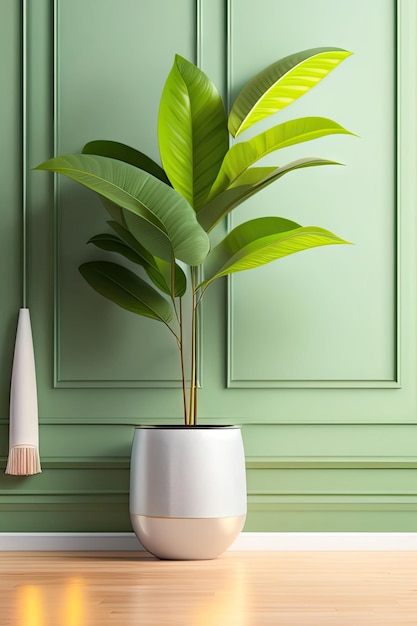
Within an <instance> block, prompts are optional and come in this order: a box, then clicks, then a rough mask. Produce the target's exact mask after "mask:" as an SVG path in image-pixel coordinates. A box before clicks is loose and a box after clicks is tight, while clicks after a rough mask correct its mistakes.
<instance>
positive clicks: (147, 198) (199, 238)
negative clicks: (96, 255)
mask: <svg viewBox="0 0 417 626" xmlns="http://www.w3.org/2000/svg"><path fill="white" fill-rule="evenodd" d="M36 169H40V170H48V171H52V172H58V173H59V174H63V175H65V176H67V177H68V178H71V179H73V180H75V181H77V182H78V183H80V184H82V185H84V186H85V187H88V188H89V189H92V190H93V191H95V192H96V193H98V194H99V195H100V196H102V197H104V198H107V199H108V200H110V201H111V202H113V203H114V204H116V205H117V206H120V207H122V208H123V209H124V210H125V218H126V216H127V215H130V214H131V215H132V216H133V218H135V223H136V224H139V223H141V224H143V229H141V228H140V227H139V228H136V232H135V233H133V234H134V236H135V237H136V238H137V239H138V241H139V242H140V243H141V244H142V245H143V246H145V248H147V249H148V250H149V251H150V252H151V254H153V255H155V256H158V257H160V258H163V259H165V260H167V261H170V260H171V257H172V254H174V256H175V257H176V258H178V259H180V260H181V261H184V263H187V264H188V265H199V264H201V263H202V262H203V260H204V259H205V257H206V256H207V253H208V251H209V248H210V242H209V239H208V237H207V234H206V233H205V232H204V230H203V229H202V228H201V226H200V225H199V224H198V222H197V219H196V215H195V212H194V210H193V209H192V207H191V206H190V205H189V204H188V202H187V201H186V200H185V199H184V198H183V197H182V196H181V195H180V194H179V193H177V192H176V191H175V190H174V189H172V188H171V187H169V186H168V185H165V184H164V183H163V182H161V181H160V180H158V179H156V178H155V177H154V176H152V175H151V174H148V173H147V172H144V171H142V170H140V169H138V168H136V167H134V166H132V165H130V164H128V163H123V162H122V161H118V160H116V159H110V158H107V157H102V156H96V155H89V154H69V155H65V156H61V157H56V158H54V159H50V160H49V161H46V162H45V163H42V164H41V165H39V166H38V167H37V168H36ZM129 228H130V227H129Z"/></svg>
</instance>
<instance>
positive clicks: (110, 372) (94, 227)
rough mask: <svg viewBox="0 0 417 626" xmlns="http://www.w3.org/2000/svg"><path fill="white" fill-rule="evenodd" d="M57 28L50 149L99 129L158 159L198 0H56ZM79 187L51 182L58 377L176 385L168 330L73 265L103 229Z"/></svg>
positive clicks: (71, 147)
mask: <svg viewBox="0 0 417 626" xmlns="http://www.w3.org/2000/svg"><path fill="white" fill-rule="evenodd" d="M161 15H163V16H164V19H163V20H161ZM97 19H99V23H100V27H99V28H97V27H95V25H96V23H97ZM55 28H56V64H55V69H56V77H55V78H56V122H55V135H56V140H55V142H56V152H57V153H58V154H63V153H67V152H77V151H80V150H81V148H82V146H83V145H84V143H86V142H87V141H90V140H92V139H99V138H102V139H112V140H115V141H122V142H124V143H127V144H129V145H132V146H134V147H136V148H137V149H139V150H141V151H143V152H145V153H146V154H149V156H151V157H152V158H154V159H157V160H158V150H157V114H158V108H159V98H160V95H161V92H162V89H163V85H164V81H165V78H166V76H167V74H168V72H169V70H170V68H171V65H172V63H173V60H174V55H175V53H179V54H181V55H183V56H185V57H186V58H189V59H190V60H192V61H196V28H197V21H196V8H195V2H194V1H193V0H181V1H177V2H175V3H167V2H166V1H164V0H155V1H153V2H150V3H148V4H147V6H146V8H145V10H144V6H143V3H140V2H132V0H121V1H120V2H114V1H112V0H110V1H109V0H106V1H104V2H103V0H90V1H89V2H84V1H83V0H75V1H74V2H63V1H58V2H57V6H56V24H55ZM162 44H163V45H162ZM83 191H84V190H81V189H78V188H77V186H76V185H75V184H74V183H71V182H69V181H64V180H60V181H59V183H58V188H57V199H56V204H57V229H56V239H57V241H56V247H57V256H56V264H57V268H56V272H57V283H56V287H57V293H56V311H55V314H56V326H57V333H56V345H55V350H56V379H57V384H58V386H59V385H61V384H63V385H67V386H71V387H78V386H87V387H90V386H93V387H94V386H98V387H103V386H105V387H114V386H116V387H117V386H123V387H126V386H127V387H128V386H145V387H147V386H157V387H160V386H162V387H163V386H172V385H174V386H178V385H179V384H180V381H179V378H178V374H179V371H178V359H179V357H178V354H177V347H176V344H175V342H174V340H173V338H171V336H170V334H169V331H168V329H167V328H165V327H163V326H162V325H161V327H159V325H157V324H155V323H154V322H153V321H151V320H147V319H145V318H138V317H137V316H135V315H133V314H126V312H123V311H121V310H119V309H118V307H115V306H114V305H113V304H111V303H109V302H103V299H102V298H100V296H98V295H97V294H95V293H94V292H92V290H91V289H90V288H89V287H88V286H87V285H86V283H85V281H84V280H83V279H82V278H81V276H80V275H79V273H78V269H77V268H78V265H79V264H80V261H81V260H84V261H85V260H90V259H92V258H97V257H100V253H99V252H98V251H97V250H96V249H94V247H93V246H90V248H87V247H86V242H87V241H88V239H89V238H90V237H91V236H92V235H93V234H96V233H97V232H103V230H104V231H106V230H107V231H108V230H109V228H108V227H107V226H106V221H107V220H108V215H107V213H106V211H105V209H104V208H103V207H102V206H101V204H100V203H99V202H98V201H97V200H96V197H95V196H94V195H93V194H92V193H91V192H85V191H84V193H83ZM138 356H139V357H140V358H138Z"/></svg>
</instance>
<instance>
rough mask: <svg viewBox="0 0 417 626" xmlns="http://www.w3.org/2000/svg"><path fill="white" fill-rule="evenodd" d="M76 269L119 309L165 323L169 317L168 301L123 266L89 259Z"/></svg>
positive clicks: (171, 313) (170, 316)
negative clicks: (88, 261) (89, 260)
mask: <svg viewBox="0 0 417 626" xmlns="http://www.w3.org/2000/svg"><path fill="white" fill-rule="evenodd" d="M80 272H81V274H82V276H83V277H84V278H85V280H86V281H87V282H88V283H89V285H91V287H93V289H95V290H96V291H97V292H98V293H99V294H101V295H102V296H104V297H105V298H107V299H108V300H111V301H112V302H114V303H115V304H117V305H118V306H120V307H122V308H123V309H127V310H128V311H131V312H132V313H136V314H137V315H142V316H144V317H150V318H151V319H154V320H158V321H160V322H164V323H165V324H168V323H169V322H170V320H171V319H172V315H173V312H172V306H171V304H170V302H168V300H166V299H165V298H164V297H163V296H161V295H160V294H159V293H158V292H157V291H155V289H153V288H152V287H151V286H150V285H148V284H147V283H146V282H145V281H144V280H142V279H141V278H139V276H136V274H134V273H133V272H131V271H130V270H128V269H126V268H125V267H122V266H121V265H117V264H116V263H108V262H107V261H92V262H90V263H84V264H83V265H81V266H80Z"/></svg>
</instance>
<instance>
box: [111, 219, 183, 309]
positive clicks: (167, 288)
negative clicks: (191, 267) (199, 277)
mask: <svg viewBox="0 0 417 626" xmlns="http://www.w3.org/2000/svg"><path fill="white" fill-rule="evenodd" d="M108 224H109V226H111V227H112V228H113V230H115V231H116V232H117V234H118V235H119V236H120V237H121V238H122V239H123V240H124V242H125V243H126V244H127V245H128V246H129V247H130V248H132V250H133V251H134V253H136V255H137V257H139V258H141V262H139V261H136V262H139V263H140V265H142V266H143V268H144V269H145V271H146V273H147V275H148V276H149V278H150V279H151V280H152V282H153V283H154V285H156V286H157V287H158V288H159V289H161V291H163V292H164V293H166V294H168V295H171V281H172V276H171V263H170V262H168V261H164V260H163V259H159V258H158V257H154V256H152V255H151V254H150V253H149V252H148V251H147V250H146V249H145V248H144V247H143V246H141V244H140V243H139V242H138V241H137V240H136V239H135V237H133V235H132V234H131V233H130V232H129V231H128V230H127V229H126V228H123V226H121V225H120V224H118V223H117V222H108ZM186 289H187V279H186V277H185V274H184V272H183V270H182V269H181V267H180V266H179V265H178V264H177V263H175V274H174V295H175V297H177V298H181V297H182V296H183V295H184V293H185V291H186Z"/></svg>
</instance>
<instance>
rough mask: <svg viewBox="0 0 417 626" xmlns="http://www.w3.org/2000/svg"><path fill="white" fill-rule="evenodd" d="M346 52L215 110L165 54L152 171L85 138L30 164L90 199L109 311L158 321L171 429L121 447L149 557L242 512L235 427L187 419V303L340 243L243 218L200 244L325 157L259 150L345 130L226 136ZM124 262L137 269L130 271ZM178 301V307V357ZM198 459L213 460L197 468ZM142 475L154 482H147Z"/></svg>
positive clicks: (282, 66) (200, 543)
mask: <svg viewBox="0 0 417 626" xmlns="http://www.w3.org/2000/svg"><path fill="white" fill-rule="evenodd" d="M350 54H351V53H350V52H348V51H346V50H342V49H339V48H315V49H311V50H305V51H302V52H299V53H296V54H293V55H290V56H288V57H286V58H284V59H281V60H279V61H277V62H275V63H273V64H272V65H270V66H269V67H267V68H266V69H264V70H263V71H261V72H260V73H259V74H258V75H257V76H255V77H254V78H253V79H252V80H251V81H250V82H248V83H247V85H246V86H244V88H243V89H242V91H241V92H240V93H239V95H238V96H237V98H236V100H235V101H234V104H233V106H232V108H231V111H230V114H229V116H228V118H227V117H226V114H225V108H224V105H223V102H222V99H221V96H220V94H219V93H218V91H217V89H216V88H215V86H214V85H213V84H212V82H211V81H210V80H209V78H208V77H207V76H206V75H205V74H204V73H203V72H202V71H201V70H200V69H199V68H198V67H196V66H195V65H193V64H192V63H190V62H189V61H187V60H186V59H184V58H182V57H181V56H179V55H176V57H175V61H174V64H173V67H172V69H171V71H170V73H169V75H168V78H167V81H166V84H165V87H164V90H163V93H162V96H161V102H160V109H159V118H158V140H159V150H160V157H161V162H162V167H161V166H160V165H159V164H157V163H155V162H154V161H153V160H151V159H150V158H149V157H147V156H146V155H145V154H143V153H142V152H140V151H138V150H136V149H133V148H131V147H129V146H126V145H124V144H120V143H118V142H114V141H104V140H99V141H93V142H90V143H88V144H87V145H86V146H84V148H83V151H82V153H81V154H69V155H64V156H58V157H56V158H53V159H50V160H49V161H46V162H45V163H43V164H41V165H39V166H38V168H37V169H41V170H48V171H51V172H57V173H59V174H63V175H65V176H67V177H69V178H71V179H73V180H75V181H76V182H78V183H80V184H82V185H84V186H85V187H88V188H89V189H91V190H93V191H94V192H96V193H97V194H98V195H99V197H100V199H101V200H102V202H103V204H104V206H105V208H106V209H107V211H108V213H109V214H110V217H111V220H110V221H109V222H108V225H109V226H110V228H111V230H112V233H110V232H106V233H102V234H99V235H97V236H95V237H93V238H92V239H91V240H90V242H91V243H93V244H94V245H95V246H97V247H98V248H100V249H102V250H104V251H107V252H110V253H117V254H119V255H121V256H122V257H124V263H123V264H117V263H114V262H113V261H92V262H88V263H84V264H83V265H81V266H80V272H81V274H82V276H83V277H84V278H85V279H86V281H87V282H88V283H89V284H90V285H91V286H92V287H93V288H94V289H95V290H96V291H97V292H98V293H99V294H101V295H102V296H104V297H106V298H108V299H109V300H111V301H112V302H114V303H115V304H117V305H119V306H120V307H122V308H124V309H127V310H128V311H132V312H133V313H136V314H138V315H142V316H146V317H149V318H151V319H153V320H156V321H158V322H160V323H162V324H163V325H165V326H166V328H167V329H168V330H169V335H170V340H173V341H174V342H175V343H176V345H177V347H178V353H179V367H180V368H181V374H182V402H183V409H184V424H183V426H182V427H181V426H168V427H159V428H158V427H151V426H149V427H139V428H138V429H136V431H135V438H134V444H133V449H132V468H131V518H132V523H133V526H134V528H135V532H136V533H137V535H138V537H139V539H140V540H141V541H142V543H143V544H144V545H145V547H147V548H148V549H149V550H150V551H151V552H153V553H154V554H156V555H157V556H162V557H167V558H211V557H213V556H216V555H217V554H218V553H220V552H222V551H223V550H224V549H225V548H226V547H227V546H228V545H229V544H230V543H231V542H232V541H233V540H234V538H235V537H236V536H237V534H238V533H239V532H240V530H241V529H242V527H243V523H244V520H245V515H246V493H245V475H244V454H243V446H242V441H241V434H240V429H239V428H233V427H232V428H228V427H223V428H221V427H219V428H216V427H207V426H201V427H200V426H197V391H198V374H197V362H198V359H197V350H198V340H197V333H198V323H199V310H200V307H201V302H202V300H203V298H204V297H205V296H206V293H207V291H209V288H210V285H211V283H213V282H214V281H216V280H218V279H220V278H223V277H224V276H228V275H230V274H232V273H234V272H240V271H243V270H247V269H251V268H255V267H258V266H261V265H263V264H265V263H269V262H271V261H273V260H276V259H280V258H282V257H284V256H287V255H290V254H293V253H296V252H300V251H303V250H308V249H310V248H314V247H317V246H324V245H329V244H342V243H346V242H345V241H343V240H342V239H340V238H339V237H338V236H336V235H335V234H333V233H331V232H329V231H327V230H324V229H322V228H319V227H316V226H301V225H300V224H298V223H296V222H294V221H291V220H288V219H284V218H281V217H276V216H271V217H259V216H256V217H255V218H254V219H251V220H249V221H247V222H245V223H242V224H239V225H238V226H236V227H235V228H233V229H232V230H231V232H229V233H228V234H227V235H226V236H224V237H223V238H221V237H220V241H219V242H217V243H216V244H215V245H213V244H212V241H214V239H213V232H215V230H216V226H217V225H218V224H219V223H220V222H222V221H223V220H224V219H225V218H226V217H227V216H228V215H229V214H230V213H231V211H233V210H234V209H235V208H236V207H237V206H239V205H240V204H241V203H242V202H244V201H245V200H246V199H247V198H249V197H251V196H252V195H254V194H256V193H257V192H259V191H261V190H262V189H264V188H265V187H267V186H268V185H270V184H271V183H273V182H274V181H276V180H278V179H279V178H281V177H282V176H285V175H286V174H288V173H290V172H293V171H295V170H298V169H302V168H306V167H313V166H322V165H329V164H334V161H329V160H325V159H319V158H303V159H300V160H297V161H293V162H291V163H288V164H287V165H284V166H280V167H278V166H277V167H273V166H268V167H265V166H262V165H261V166H259V165H257V163H258V161H260V160H261V159H262V157H264V156H265V155H267V154H270V153H271V152H274V151H277V150H279V149H281V148H284V147H287V146H293V145H295V144H299V143H302V142H306V141H311V140H314V139H316V138H319V137H324V136H326V135H331V134H351V133H349V131H347V130H346V129H345V128H343V127H342V126H340V125H339V124H337V123H336V122H334V121H332V120H329V119H327V118H323V117H303V118H299V119H293V120H290V121H286V122H282V123H280V124H278V125H276V126H273V127H271V128H268V129H267V130H263V131H262V132H260V133H259V134H257V135H255V136H251V137H250V138H249V139H248V140H247V141H236V142H233V144H232V145H231V147H230V146H229V134H230V135H232V137H233V138H237V137H240V135H241V134H244V132H245V131H246V130H247V129H249V128H251V127H252V126H253V125H254V124H256V123H258V122H260V121H262V120H264V119H265V118H267V117H268V116H270V115H272V114H275V113H277V112H278V111H280V110H281V109H283V108H284V107H286V106H288V105H289V104H291V103H292V102H294V101H295V100H296V99H298V98H299V97H300V96H302V95H303V94H305V93H307V92H308V91H309V90H310V89H311V88H312V87H314V86H315V85H316V84H317V83H319V82H320V81H321V80H322V79H323V78H324V77H325V76H327V74H329V72H331V71H332V70H333V69H334V68H335V67H337V66H338V65H339V63H340V62H342V61H343V60H344V59H346V58H347V57H348V56H349V55H350ZM126 260H127V261H128V263H126ZM129 264H130V267H127V265H129ZM132 264H136V265H137V266H139V267H140V268H141V273H142V275H141V276H139V275H138V274H137V273H136V272H134V271H133V270H132V269H131V267H132ZM185 303H187V306H188V307H190V313H189V317H188V319H189V320H190V328H189V329H188V335H189V337H190V342H189V343H190V345H189V353H188V355H187V354H186V347H185V346H186V342H185V337H186V334H187V333H186V329H185V321H184V320H185V315H184V307H185ZM210 459H212V460H213V459H214V461H215V462H214V467H213V463H212V462H211V463H210V464H209V465H208V463H209V460H210ZM234 459H235V460H236V463H237V465H236V467H235V468H234V467H233V460H234ZM138 476H139V479H138ZM152 480H153V481H154V482H155V484H156V485H157V488H156V489H155V488H152V486H150V485H149V482H147V481H152ZM145 483H146V484H145ZM173 490H174V491H177V493H176V494H175V496H174V491H173ZM217 535H219V538H218V539H217V538H215V537H217Z"/></svg>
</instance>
